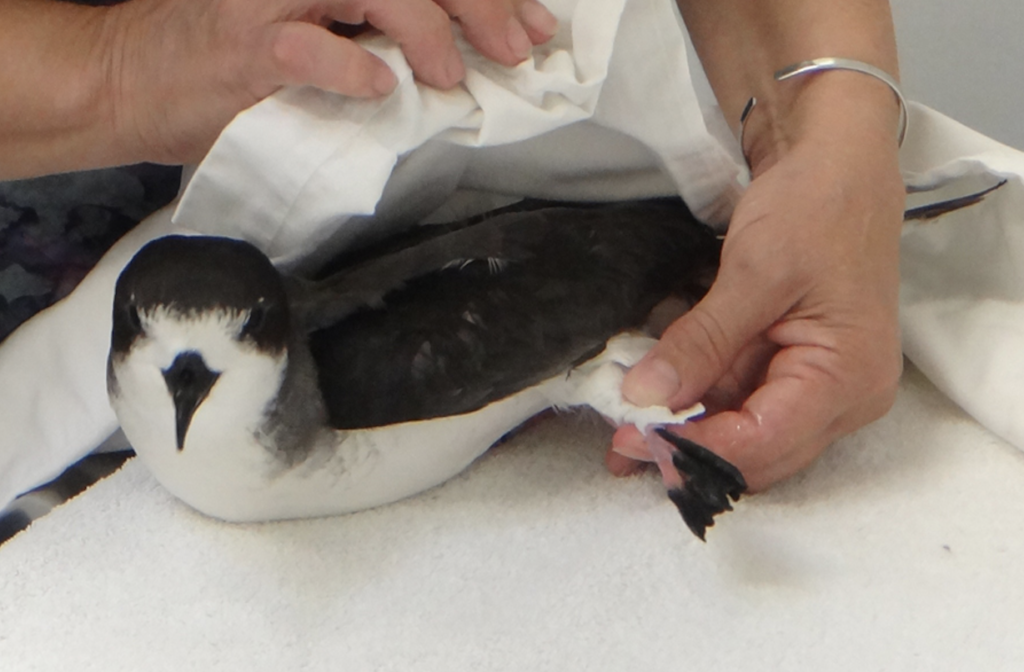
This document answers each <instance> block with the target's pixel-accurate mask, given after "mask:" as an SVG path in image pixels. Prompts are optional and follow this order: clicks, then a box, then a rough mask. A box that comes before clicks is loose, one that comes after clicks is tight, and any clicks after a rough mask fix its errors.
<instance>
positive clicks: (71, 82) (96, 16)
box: [0, 0, 126, 179]
mask: <svg viewBox="0 0 1024 672" xmlns="http://www.w3.org/2000/svg"><path fill="white" fill-rule="evenodd" d="M118 11H119V8H118V7H88V6H80V5H74V4H71V3H65V2H54V1H46V2H37V1H35V0H28V1H20V0H13V1H12V2H8V3H5V4H4V5H3V7H2V8H0V61H2V62H4V63H5V65H4V67H2V68H0V90H3V91H4V93H5V95H4V98H5V100H4V102H3V103H2V104H0V150H2V151H0V156H2V157H3V159H2V160H0V179H13V178H20V177H31V176H34V175H41V174H46V173H54V172H63V171H70V170H76V169H82V168H90V167H98V166H103V165H111V164H115V163H121V162H123V161H122V158H124V156H125V154H126V152H125V151H124V148H123V147H122V146H121V145H120V144H119V142H118V138H116V137H115V133H114V129H115V116H114V110H113V104H114V100H113V99H112V98H111V96H110V80H111V72H110V67H109V63H110V58H109V54H110V48H109V46H110V44H111V43H112V42H113V41H114V40H113V33H112V22H111V19H112V18H113V17H114V15H115V14H116V13H117V12H118Z"/></svg>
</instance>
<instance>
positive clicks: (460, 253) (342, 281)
mask: <svg viewBox="0 0 1024 672" xmlns="http://www.w3.org/2000/svg"><path fill="white" fill-rule="evenodd" d="M521 216H522V214H521V213H509V214H507V215H499V216H498V217H495V218H494V220H497V221H493V220H491V221H492V225H489V226H468V227H462V228H454V229H453V228H449V227H441V226H438V227H437V228H436V230H435V231H428V233H433V234H434V235H430V236H429V237H425V238H424V237H423V236H422V235H420V236H415V235H414V236H410V237H411V238H412V239H413V240H415V241H416V242H415V244H410V245H408V246H404V247H401V248H400V249H397V250H395V251H392V252H391V253H390V254H386V255H384V256H380V257H376V258H370V259H367V260H366V261H363V262H362V263H359V264H356V265H354V266H351V267H347V268H343V269H340V270H338V271H336V272H335V273H333V274H332V275H330V276H328V277H326V278H324V279H322V280H319V281H315V282H309V281H305V282H303V281H299V282H301V283H302V284H301V288H300V289H299V291H297V292H294V293H293V298H292V299H291V308H292V315H293V317H294V319H297V320H298V324H299V325H301V328H303V329H305V330H306V331H315V330H317V329H322V328H324V327H328V326H330V325H332V324H336V323H337V322H339V321H341V320H343V319H344V318H346V317H348V316H349V315H351V314H352V313H354V312H355V311H357V310H360V309H362V308H367V307H369V308H378V309H379V308H382V307H383V305H384V297H385V296H387V295H388V294H390V293H392V292H394V291H395V290H398V289H401V288H402V287H404V286H405V285H406V283H408V282H409V281H411V280H415V279H417V278H422V277H423V276H425V275H428V274H430V273H435V272H438V271H441V270H443V269H444V268H445V267H447V266H451V265H459V264H464V263H466V262H472V261H481V260H482V261H487V260H489V259H490V260H496V259H501V260H503V261H506V262H510V261H521V260H523V259H524V258H525V256H526V255H528V254H529V242H530V241H528V240H526V239H525V238H524V237H522V236H516V237H512V238H510V237H509V236H508V235H507V231H508V227H507V226H502V225H501V221H502V218H512V219H515V218H516V217H521ZM423 232H424V229H421V230H420V231H418V232H416V233H420V234H422V233H423ZM417 238H421V239H420V240H416V239H417Z"/></svg>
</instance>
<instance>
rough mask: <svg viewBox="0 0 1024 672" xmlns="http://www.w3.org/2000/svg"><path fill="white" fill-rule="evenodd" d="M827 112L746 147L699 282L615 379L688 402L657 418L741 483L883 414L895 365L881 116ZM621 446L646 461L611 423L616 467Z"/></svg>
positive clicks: (622, 461) (898, 194)
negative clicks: (707, 275)
mask: <svg viewBox="0 0 1024 672" xmlns="http://www.w3.org/2000/svg"><path fill="white" fill-rule="evenodd" d="M856 77H857V75H854V76H853V78H852V79H851V78H846V82H845V84H846V85H853V86H857V85H860V84H861V82H857V81H856ZM883 93H885V92H884V91H883ZM882 103H883V107H882V108H881V109H885V110H889V109H891V99H885V100H883V101H882ZM851 107H852V106H851ZM861 113H862V109H861V110H857V112H856V113H855V114H861ZM828 116H829V115H824V117H823V118H825V119H826V121H825V122H824V123H822V124H821V125H820V127H819V128H820V131H819V130H814V129H813V128H812V130H810V131H808V132H807V133H806V134H804V135H802V136H800V137H798V138H796V139H795V141H793V142H792V143H785V146H784V147H783V148H782V150H781V151H780V152H779V153H778V154H776V155H771V154H770V155H769V156H767V157H764V158H762V159H761V160H760V161H757V159H755V161H757V162H756V163H755V167H756V168H755V178H754V180H753V182H752V183H751V185H750V187H749V189H748V190H747V192H746V193H745V194H744V196H743V198H742V199H741V201H740V203H739V205H738V207H737V208H736V211H735V212H734V214H733V218H732V222H731V224H730V228H729V232H728V235H727V236H726V238H725V242H724V247H723V250H722V259H721V268H720V271H719V274H718V278H717V279H716V281H715V283H714V284H713V286H712V288H711V290H710V291H709V293H708V294H707V296H706V297H705V298H704V299H703V300H702V301H701V302H700V303H699V304H697V305H696V306H695V307H694V308H693V309H692V310H691V311H690V312H689V313H687V314H686V315H684V316H683V317H681V318H680V319H678V320H677V321H676V322H675V323H673V324H672V325H671V326H670V327H669V328H668V330H667V331H666V332H665V334H664V335H663V336H662V338H661V340H660V341H659V343H658V344H657V346H656V347H655V348H654V349H653V350H652V351H651V353H650V354H649V355H648V356H647V357H646V358H645V359H644V360H643V361H642V362H641V363H640V364H638V365H637V366H636V367H634V369H633V370H632V371H630V373H629V374H628V375H627V377H626V380H625V383H624V385H623V394H624V396H625V397H626V398H627V399H629V400H630V401H632V402H634V403H637V404H639V405H650V404H655V403H667V405H669V406H670V407H671V408H673V409H679V408H684V407H686V406H689V405H691V404H693V403H694V402H696V401H698V400H701V399H703V401H704V403H705V405H706V406H707V407H708V414H707V416H706V417H705V419H701V420H697V421H695V422H691V423H687V424H685V425H681V426H677V427H673V428H672V431H674V432H676V433H677V434H679V435H681V436H684V437H686V438H688V439H690V440H693V441H695V442H697V443H700V444H702V445H705V446H707V447H709V448H710V449H712V450H713V451H714V452H716V453H717V454H718V455H720V456H721V457H723V458H725V459H727V460H729V461H730V462H732V463H733V464H735V465H736V466H737V467H738V468H739V469H740V471H741V472H742V473H743V474H744V476H745V477H746V480H747V482H748V484H749V486H750V487H751V489H753V490H757V489H763V488H765V487H767V486H769V485H771V484H772V483H775V482H777V481H780V480H782V479H784V478H786V477H788V476H790V475H792V474H794V473H796V472H797V471H799V470H801V469H803V468H804V467H806V466H808V465H809V464H810V463H811V462H812V461H813V460H814V459H815V458H816V457H817V456H818V455H819V454H820V453H821V451H822V450H824V448H825V447H826V446H827V445H828V444H829V443H830V442H832V441H834V440H835V439H836V438H838V437H840V436H843V435H844V434H847V433H849V432H852V431H854V430H855V429H857V428H859V427H860V426H862V425H864V424H866V423H868V422H871V421H873V420H875V419H877V418H878V417H880V416H881V415H883V414H884V413H885V412H887V410H888V409H889V408H890V406H891V405H892V402H893V400H894V396H895V390H896V386H897V383H898V378H899V375H900V371H901V367H902V357H901V353H900V343H899V330H898V324H897V303H898V283H899V269H898V262H899V235H900V225H901V222H902V207H903V188H902V182H901V180H900V176H899V171H898V163H897V158H896V151H895V149H896V148H895V143H894V141H893V129H894V128H895V120H894V119H895V118H894V116H892V115H887V114H884V115H872V114H871V113H868V114H864V115H863V116H862V117H861V118H853V119H849V118H848V117H849V114H848V113H847V114H845V115H844V114H841V113H837V116H832V117H831V118H830V119H829V118H827V117H828ZM811 126H814V124H811ZM631 458H637V459H642V460H645V459H647V458H648V456H647V454H646V446H645V442H644V439H643V437H641V435H640V434H639V432H638V431H637V430H636V429H635V428H631V427H630V428H621V429H619V430H618V431H617V432H616V434H615V436H614V437H613V448H612V450H610V451H609V453H608V455H607V458H606V462H607V464H608V467H609V469H610V470H611V471H612V472H613V473H616V474H619V475H624V474H627V473H631V472H632V471H634V470H635V469H636V467H637V462H635V461H634V460H633V459H631Z"/></svg>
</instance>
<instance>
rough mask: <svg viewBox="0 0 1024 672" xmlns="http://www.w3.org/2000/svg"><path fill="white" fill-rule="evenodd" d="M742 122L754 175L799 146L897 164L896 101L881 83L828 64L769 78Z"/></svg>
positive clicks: (827, 154) (819, 151) (891, 92)
mask: <svg viewBox="0 0 1024 672" xmlns="http://www.w3.org/2000/svg"><path fill="white" fill-rule="evenodd" d="M766 89H767V95H763V96H758V101H757V106H756V108H754V111H752V112H751V113H750V115H749V116H748V118H747V119H746V123H745V125H744V133H743V141H744V145H745V146H744V148H743V149H744V152H745V155H746V156H747V158H748V160H749V163H750V166H751V173H752V175H753V176H754V177H756V176H758V175H760V174H762V173H763V172H764V171H766V170H767V169H769V168H770V167H771V166H773V165H774V164H775V163H777V162H778V161H779V160H780V159H781V158H783V157H784V156H786V155H788V154H789V153H791V152H793V151H796V150H798V149H800V148H803V147H810V148H814V150H815V151H817V152H818V153H819V155H822V156H830V157H843V159H844V160H847V159H854V158H855V157H858V156H864V157H866V156H868V155H870V156H872V157H874V159H876V160H880V161H886V162H888V163H889V164H890V166H891V167H898V149H899V142H898V134H899V119H900V109H901V108H900V103H899V100H898V99H897V98H896V96H895V95H894V94H893V91H892V89H890V88H889V86H888V85H887V84H885V83H884V82H882V81H879V80H877V79H875V78H873V77H870V76H866V75H864V74H863V73H860V72H851V71H844V70H829V71H823V72H817V73H813V74H808V75H804V76H801V77H796V78H794V79H791V80H787V81H783V82H774V81H773V82H772V83H771V84H770V85H769V86H768V87H766Z"/></svg>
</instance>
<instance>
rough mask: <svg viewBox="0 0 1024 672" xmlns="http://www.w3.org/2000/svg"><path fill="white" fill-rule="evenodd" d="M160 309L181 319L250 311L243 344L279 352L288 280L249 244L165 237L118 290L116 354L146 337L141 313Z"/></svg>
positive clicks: (143, 253)
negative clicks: (213, 311) (204, 313)
mask: <svg viewBox="0 0 1024 672" xmlns="http://www.w3.org/2000/svg"><path fill="white" fill-rule="evenodd" d="M157 307H165V308H167V309H168V310H171V311H175V312H179V313H181V314H183V315H188V314H198V313H203V312H207V311H211V310H217V309H220V310H225V311H239V312H241V311H249V313H250V314H249V319H248V320H247V322H246V324H245V326H244V327H243V329H242V333H241V335H240V336H241V338H242V339H243V340H248V341H251V342H253V343H254V344H255V345H256V347H258V348H260V349H261V350H267V351H275V352H276V351H280V350H281V349H282V348H283V347H284V346H285V345H286V341H287V336H288V298H287V294H286V292H285V287H284V281H283V280H282V278H281V275H280V273H278V271H277V269H276V268H274V266H273V264H271V263H270V260H269V259H267V257H266V256H265V255H264V254H263V253H262V252H260V251H259V250H258V249H256V248H255V247H254V246H253V245H250V244H249V243H247V242H245V241H241V240H234V239H231V238H218V237H211V236H167V237H165V238H158V239H157V240H154V241H152V242H150V243H148V244H147V245H146V246H145V247H143V248H142V249H141V250H139V251H138V252H137V253H136V255H135V257H134V258H133V259H132V260H131V262H129V263H128V265H127V266H126V267H125V269H124V270H123V271H122V272H121V276H120V277H119V278H118V280H117V287H116V289H115V290H114V314H113V318H114V319H113V332H112V334H111V348H112V350H114V351H115V352H127V351H128V349H129V348H130V347H131V344H132V342H133V341H134V340H135V338H136V337H137V336H138V335H139V334H140V333H141V332H142V324H141V321H140V318H139V311H149V310H152V309H155V308H157Z"/></svg>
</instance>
